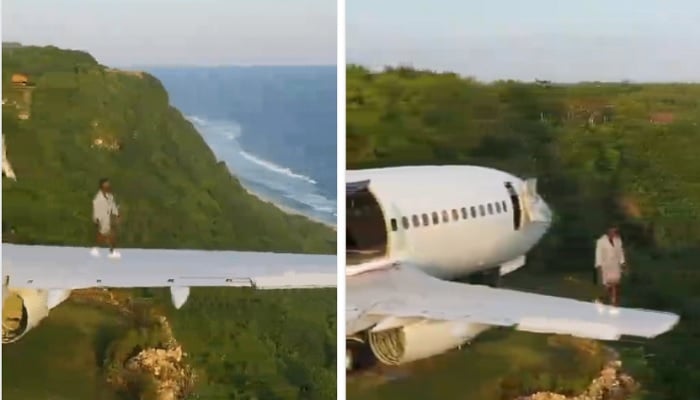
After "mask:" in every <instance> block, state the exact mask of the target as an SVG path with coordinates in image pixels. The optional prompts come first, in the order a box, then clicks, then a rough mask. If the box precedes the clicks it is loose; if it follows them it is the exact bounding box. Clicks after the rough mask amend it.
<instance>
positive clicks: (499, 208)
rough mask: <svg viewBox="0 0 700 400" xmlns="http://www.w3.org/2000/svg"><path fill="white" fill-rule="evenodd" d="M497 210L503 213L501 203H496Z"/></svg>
mask: <svg viewBox="0 0 700 400" xmlns="http://www.w3.org/2000/svg"><path fill="white" fill-rule="evenodd" d="M496 212H497V213H499V214H500V213H501V203H496Z"/></svg>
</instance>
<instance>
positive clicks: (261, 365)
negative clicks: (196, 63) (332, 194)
mask: <svg viewBox="0 0 700 400" xmlns="http://www.w3.org/2000/svg"><path fill="white" fill-rule="evenodd" d="M16 73H21V74H25V75H27V77H28V78H29V85H27V86H22V85H15V84H12V83H11V79H12V75H13V74H16ZM2 83H3V115H2V117H3V134H4V135H5V136H6V143H7V154H8V157H9V160H10V162H11V164H12V166H13V169H14V172H15V174H16V175H17V181H13V180H10V179H8V178H5V177H3V240H4V241H6V242H7V241H11V242H16V243H37V244H56V245H81V246H86V245H91V244H92V243H93V240H94V228H93V227H92V224H91V221H90V220H91V212H92V211H91V200H92V196H94V194H95V192H96V190H97V182H98V179H99V178H101V177H105V176H106V177H110V178H111V180H112V183H113V186H114V189H115V196H116V198H117V201H118V202H119V203H120V205H121V211H122V216H123V223H122V224H121V225H120V226H119V231H118V233H119V243H120V245H121V246H124V247H143V248H153V247H159V248H201V249H238V250H260V251H289V252H305V253H329V254H330V253H335V249H336V246H335V232H334V231H333V230H332V229H330V228H328V227H325V226H323V225H320V224H317V223H313V222H311V221H309V220H308V219H306V218H304V217H301V216H292V215H288V214H285V213H283V212H282V211H280V210H278V209H277V208H276V207H274V206H273V205H270V204H267V203H264V202H261V201H259V200H258V199H257V198H255V197H254V196H252V195H249V194H248V193H246V191H245V189H244V188H243V187H242V186H241V185H240V183H239V182H238V180H237V179H236V178H235V177H233V176H231V174H230V172H229V171H228V169H227V167H226V165H224V164H223V163H220V162H217V160H216V159H215V157H214V155H213V153H212V152H211V150H210V149H209V148H208V147H207V145H206V143H205V142H204V141H203V139H202V138H201V136H200V135H199V134H198V133H197V132H196V131H195V129H194V128H193V127H192V125H191V124H190V123H189V122H188V121H186V120H185V119H184V118H183V117H182V115H181V114H180V112H179V111H178V110H176V109H175V108H173V107H171V106H169V104H168V95H167V93H166V92H165V90H164V89H163V86H162V85H161V84H160V82H159V81H158V80H157V79H155V78H154V77H152V76H150V75H148V74H145V73H138V72H127V71H117V70H113V69H109V68H106V67H104V66H102V65H99V64H98V63H97V62H96V61H95V60H94V59H93V58H92V57H91V56H90V55H89V54H87V53H84V52H80V51H66V50H61V49H57V48H55V47H17V46H10V47H5V46H4V47H3V69H2ZM193 267H196V266H193ZM302 292H303V293H302ZM130 293H131V295H132V296H134V297H135V298H138V299H143V298H146V299H150V300H149V304H150V306H149V307H148V308H149V309H151V310H152V311H153V312H157V313H165V315H167V316H168V320H169V321H170V324H171V325H172V327H173V331H174V334H175V338H176V339H178V340H181V343H182V344H183V347H184V351H185V352H187V353H188V354H189V355H190V358H188V360H189V362H190V363H191V365H192V367H193V368H194V370H195V373H196V375H197V377H198V378H197V380H196V382H195V387H194V388H193V390H194V391H193V396H198V395H201V396H202V397H201V398H208V397H205V395H206V396H214V395H217V396H223V397H217V398H275V399H297V398H299V399H316V398H329V393H335V370H336V369H335V361H334V360H335V323H336V321H335V309H336V307H335V291H332V290H322V291H279V292H265V293H252V292H250V291H245V290H238V289H226V290H223V289H222V290H217V289H210V290H193V293H192V295H191V296H190V300H189V301H188V303H187V304H186V305H185V306H184V308H183V309H182V310H180V312H174V310H172V308H171V307H172V306H170V298H169V295H168V294H167V293H166V291H163V290H153V291H148V290H134V291H132V292H130ZM93 303H94V302H93ZM93 303H89V304H87V303H76V302H75V300H69V301H67V302H66V303H64V304H62V305H60V306H59V307H58V308H56V309H55V310H52V312H51V314H50V316H49V317H48V318H47V319H46V320H45V321H42V323H41V326H39V327H38V328H36V329H34V330H33V331H32V332H30V333H29V334H28V335H27V337H26V338H24V339H22V340H20V341H19V342H18V343H15V344H12V345H9V346H5V348H4V351H3V363H4V365H5V366H6V368H5V369H4V372H3V378H4V379H3V382H5V383H6V384H4V385H3V394H4V395H5V396H7V398H16V399H25V398H46V397H52V398H53V397H55V398H69V399H95V398H105V399H112V398H117V397H116V396H122V397H123V398H134V397H135V396H136V395H135V394H134V392H133V391H129V390H127V391H124V390H114V387H110V386H109V385H107V383H106V382H107V381H108V380H109V378H110V377H111V376H114V374H115V373H119V372H120V371H121V368H122V367H123V366H124V362H125V361H126V360H127V359H128V358H129V357H131V356H133V355H135V354H136V353H138V352H139V350H141V349H144V348H147V347H151V346H158V344H159V343H160V342H161V341H162V335H161V332H160V331H159V330H158V329H157V328H156V327H154V325H153V324H152V323H150V322H148V320H147V319H146V320H145V322H144V320H143V319H139V318H136V319H134V318H131V317H128V318H127V317H124V316H123V315H120V314H118V313H114V312H110V311H109V310H104V309H102V308H100V307H99V305H98V306H96V305H94V304H93ZM132 378H133V379H132V383H133V382H136V383H139V379H140V378H139V377H132ZM152 388H153V385H146V386H143V387H142V388H139V387H136V389H135V390H136V392H139V393H140V394H139V396H141V395H144V396H145V395H146V394H145V393H147V392H149V391H152ZM132 389H133V387H132ZM120 398H121V397H120Z"/></svg>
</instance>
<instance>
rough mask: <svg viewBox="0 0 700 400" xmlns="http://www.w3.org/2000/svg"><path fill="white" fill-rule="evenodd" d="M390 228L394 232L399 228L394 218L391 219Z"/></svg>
mask: <svg viewBox="0 0 700 400" xmlns="http://www.w3.org/2000/svg"><path fill="white" fill-rule="evenodd" d="M391 230H392V231H394V232H396V231H398V230H399V224H397V223H396V218H392V219H391Z"/></svg>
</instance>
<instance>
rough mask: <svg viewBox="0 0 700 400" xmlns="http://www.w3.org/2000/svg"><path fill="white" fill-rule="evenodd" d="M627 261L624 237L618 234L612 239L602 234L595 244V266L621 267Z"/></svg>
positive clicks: (605, 267) (606, 267)
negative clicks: (623, 244)
mask: <svg viewBox="0 0 700 400" xmlns="http://www.w3.org/2000/svg"><path fill="white" fill-rule="evenodd" d="M624 263H625V252H624V250H623V249H622V239H621V238H620V237H619V236H616V237H614V238H613V239H612V243H610V239H609V238H608V235H603V236H601V237H600V238H599V239H598V241H597V242H596V246H595V265H594V266H595V267H601V268H603V269H611V268H620V266H622V264H624Z"/></svg>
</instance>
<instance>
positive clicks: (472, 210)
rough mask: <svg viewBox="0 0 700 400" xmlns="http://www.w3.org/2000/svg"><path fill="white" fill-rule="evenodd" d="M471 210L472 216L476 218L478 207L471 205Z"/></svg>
mask: <svg viewBox="0 0 700 400" xmlns="http://www.w3.org/2000/svg"><path fill="white" fill-rule="evenodd" d="M470 211H471V212H472V218H476V207H474V206H471V209H470Z"/></svg>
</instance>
